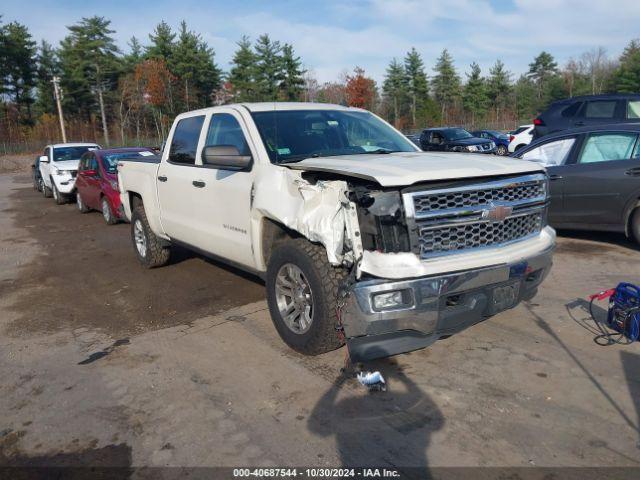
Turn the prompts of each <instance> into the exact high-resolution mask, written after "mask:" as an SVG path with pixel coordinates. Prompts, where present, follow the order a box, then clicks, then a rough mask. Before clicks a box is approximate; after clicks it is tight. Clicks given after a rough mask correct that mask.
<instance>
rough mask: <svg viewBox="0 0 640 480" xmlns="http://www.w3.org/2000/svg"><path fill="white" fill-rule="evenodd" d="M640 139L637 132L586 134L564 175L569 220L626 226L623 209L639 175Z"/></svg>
mask: <svg viewBox="0 0 640 480" xmlns="http://www.w3.org/2000/svg"><path fill="white" fill-rule="evenodd" d="M637 143H638V135H637V134H636V133H634V132H603V133H591V134H589V135H587V136H586V138H585V139H584V141H583V143H582V146H581V149H580V152H579V153H578V155H577V156H576V159H575V163H574V164H572V165H568V166H567V168H568V169H570V172H568V173H567V174H566V175H565V178H564V206H565V221H566V222H567V223H574V224H584V225H586V226H588V225H601V226H606V225H609V226H612V225H613V226H616V229H617V227H620V229H622V228H624V225H623V212H624V209H625V206H626V204H627V201H628V199H629V196H630V195H631V194H632V193H634V192H637V190H638V182H639V178H640V158H639V147H638V145H637Z"/></svg>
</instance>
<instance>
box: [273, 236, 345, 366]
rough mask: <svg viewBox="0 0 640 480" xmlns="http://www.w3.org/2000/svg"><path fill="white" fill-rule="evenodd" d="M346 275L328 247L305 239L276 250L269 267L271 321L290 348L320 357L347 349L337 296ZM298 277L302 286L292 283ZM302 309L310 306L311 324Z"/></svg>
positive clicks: (281, 246) (286, 244) (290, 242)
mask: <svg viewBox="0 0 640 480" xmlns="http://www.w3.org/2000/svg"><path fill="white" fill-rule="evenodd" d="M290 272H293V275H289V273H290ZM346 275H347V272H346V270H345V269H343V268H340V267H334V266H332V265H331V264H330V263H329V260H328V259H327V252H326V250H325V249H324V247H322V246H320V245H316V244H313V243H311V242H309V241H308V240H306V239H304V238H296V239H290V240H286V241H284V242H283V243H280V244H279V245H277V246H276V247H275V248H274V250H273V252H272V254H271V256H270V258H269V265H268V266H267V279H266V280H267V281H266V286H267V302H268V304H269V312H270V313H271V320H272V321H273V324H274V326H275V327H276V330H277V331H278V334H279V335H280V337H281V338H282V340H284V342H285V343H286V344H287V345H288V346H289V347H291V348H292V349H294V350H296V351H298V352H300V353H303V354H305V355H318V354H321V353H326V352H329V351H331V350H335V349H336V348H339V347H341V346H342V345H343V343H344V342H343V340H341V339H340V337H339V336H338V332H337V330H336V326H337V325H338V318H337V315H336V296H337V294H338V288H339V286H340V283H341V282H342V281H343V280H344V279H345V277H346ZM294 277H297V278H298V280H301V282H297V283H296V282H295V281H292V279H293V278H294ZM288 285H291V287H289V286H288ZM300 285H302V286H303V287H302V288H300ZM287 293H289V294H290V295H287ZM305 296H306V297H307V299H306V300H304V298H305ZM294 299H296V300H294ZM300 299H302V300H300ZM300 305H308V306H309V305H310V307H309V308H310V311H309V310H307V315H308V316H307V317H306V318H307V320H304V319H303V313H302V312H303V311H305V310H304V308H300ZM283 311H284V312H287V311H291V312H292V313H291V314H289V315H286V314H285V315H284V317H287V319H285V318H284V317H283ZM295 312H300V314H299V315H297V316H296V313H295ZM309 317H310V323H309V322H308V319H309ZM296 318H297V321H296ZM301 327H302V328H301Z"/></svg>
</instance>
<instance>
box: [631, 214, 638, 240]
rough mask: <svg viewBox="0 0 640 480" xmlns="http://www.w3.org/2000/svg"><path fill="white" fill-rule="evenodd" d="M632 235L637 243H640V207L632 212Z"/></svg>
mask: <svg viewBox="0 0 640 480" xmlns="http://www.w3.org/2000/svg"><path fill="white" fill-rule="evenodd" d="M631 235H632V236H633V238H634V240H635V241H636V242H637V243H640V207H637V208H636V209H635V210H634V212H633V213H632V214H631Z"/></svg>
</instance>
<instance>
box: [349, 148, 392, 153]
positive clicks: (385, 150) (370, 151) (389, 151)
mask: <svg viewBox="0 0 640 480" xmlns="http://www.w3.org/2000/svg"><path fill="white" fill-rule="evenodd" d="M399 151H400V150H389V149H388V148H378V149H377V150H369V151H367V152H360V153H358V155H376V154H379V153H398V152H399Z"/></svg>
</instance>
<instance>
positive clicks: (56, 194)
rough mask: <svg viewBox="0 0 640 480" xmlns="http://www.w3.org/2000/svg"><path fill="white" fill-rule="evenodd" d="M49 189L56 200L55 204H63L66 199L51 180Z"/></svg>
mask: <svg viewBox="0 0 640 480" xmlns="http://www.w3.org/2000/svg"><path fill="white" fill-rule="evenodd" d="M51 190H52V191H53V199H54V200H55V201H56V205H64V204H65V203H66V200H67V199H66V198H65V197H64V195H62V194H61V193H60V190H58V187H56V184H55V183H54V181H53V180H51Z"/></svg>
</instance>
